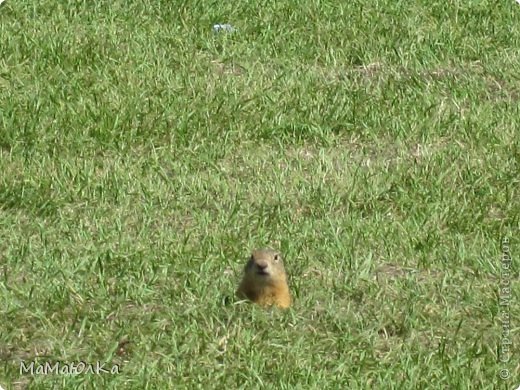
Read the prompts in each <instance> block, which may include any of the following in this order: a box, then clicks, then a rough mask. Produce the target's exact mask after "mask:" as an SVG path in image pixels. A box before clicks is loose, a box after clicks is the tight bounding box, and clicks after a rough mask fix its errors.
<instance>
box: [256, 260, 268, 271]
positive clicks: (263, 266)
mask: <svg viewBox="0 0 520 390" xmlns="http://www.w3.org/2000/svg"><path fill="white" fill-rule="evenodd" d="M256 266H257V267H258V268H259V269H260V270H262V271H263V270H265V269H266V268H267V267H268V264H267V262H265V261H259V262H257V263H256Z"/></svg>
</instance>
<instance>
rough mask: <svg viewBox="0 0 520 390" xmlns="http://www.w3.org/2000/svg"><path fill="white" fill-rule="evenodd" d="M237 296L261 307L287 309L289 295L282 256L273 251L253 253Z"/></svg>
mask: <svg viewBox="0 0 520 390" xmlns="http://www.w3.org/2000/svg"><path fill="white" fill-rule="evenodd" d="M237 294H238V296H239V297H241V298H247V299H249V300H251V301H253V302H256V303H258V304H260V305H262V306H270V305H276V306H279V307H282V308H287V307H289V306H290V304H291V294H290V293H289V287H288V285H287V275H286V273H285V268H284V265H283V260H282V255H281V254H280V253H279V252H277V251H275V250H273V249H258V250H255V251H253V253H252V254H251V257H250V258H249V260H248V262H247V264H246V266H245V268H244V277H243V278H242V282H241V283H240V286H239V288H238V291H237Z"/></svg>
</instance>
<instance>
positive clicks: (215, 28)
mask: <svg viewBox="0 0 520 390" xmlns="http://www.w3.org/2000/svg"><path fill="white" fill-rule="evenodd" d="M518 1H520V0H518ZM213 31H214V32H221V31H225V32H233V31H236V29H235V27H233V26H232V25H230V24H215V25H213Z"/></svg>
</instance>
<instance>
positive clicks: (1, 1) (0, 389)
mask: <svg viewBox="0 0 520 390" xmlns="http://www.w3.org/2000/svg"><path fill="white" fill-rule="evenodd" d="M4 1H5V0H0V4H2V3H3V2H4ZM0 390H3V389H2V388H1V387H0Z"/></svg>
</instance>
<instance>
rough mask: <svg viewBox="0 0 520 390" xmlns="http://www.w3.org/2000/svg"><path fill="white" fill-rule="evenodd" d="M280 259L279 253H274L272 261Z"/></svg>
mask: <svg viewBox="0 0 520 390" xmlns="http://www.w3.org/2000/svg"><path fill="white" fill-rule="evenodd" d="M279 260H280V255H278V254H276V255H274V261H276V262H278V261H279Z"/></svg>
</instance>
